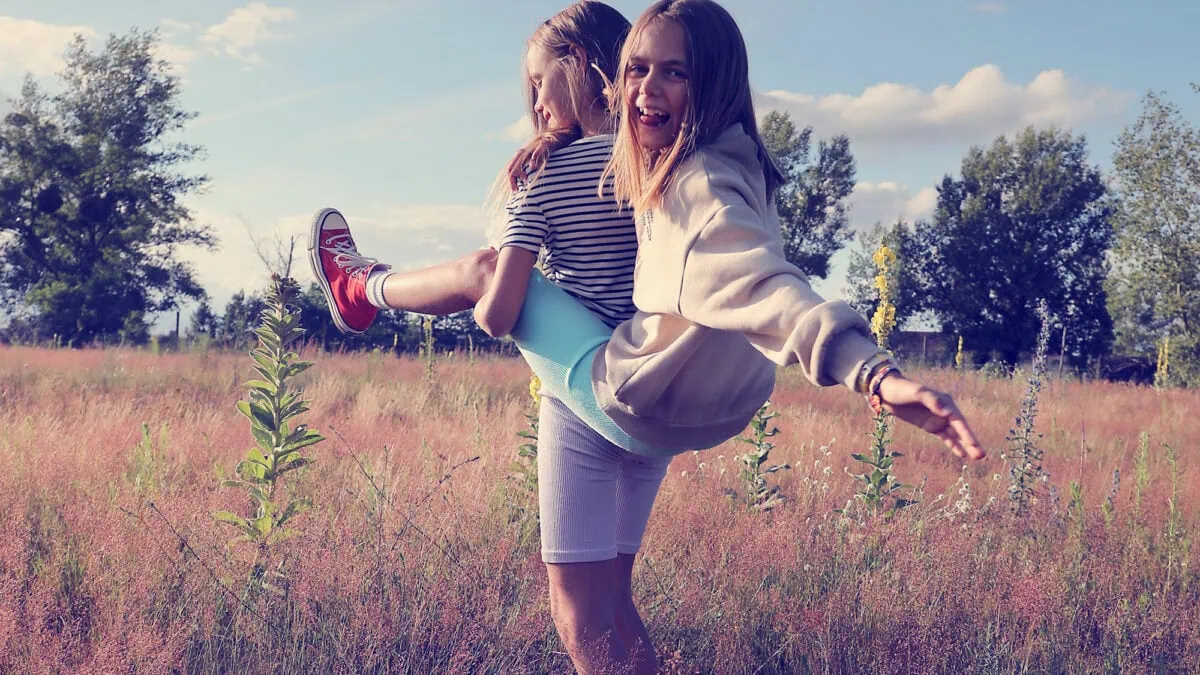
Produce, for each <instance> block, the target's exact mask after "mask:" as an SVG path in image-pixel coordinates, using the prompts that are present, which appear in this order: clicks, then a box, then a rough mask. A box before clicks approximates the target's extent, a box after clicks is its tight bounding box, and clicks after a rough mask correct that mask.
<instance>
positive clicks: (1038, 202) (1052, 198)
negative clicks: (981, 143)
mask: <svg viewBox="0 0 1200 675" xmlns="http://www.w3.org/2000/svg"><path fill="white" fill-rule="evenodd" d="M1087 159H1088V158H1087V143H1086V140H1085V139H1084V137H1083V136H1078V137H1076V136H1072V135H1071V134H1070V133H1068V132H1061V131H1058V130H1055V129H1047V130H1040V131H1039V130H1035V129H1033V128H1032V127H1030V128H1027V129H1026V130H1025V131H1024V132H1022V133H1020V134H1017V135H1016V136H1015V137H1014V138H1013V139H1012V140H1011V141H1010V140H1008V139H1007V138H1004V137H1001V138H998V139H997V140H996V141H995V142H994V143H993V145H992V147H991V148H990V149H988V150H986V151H985V150H984V149H982V148H980V147H973V148H971V150H970V151H968V153H967V155H966V157H964V158H963V162H962V177H961V178H959V179H955V178H952V177H950V176H946V177H945V178H944V179H943V181H942V183H941V185H940V186H938V204H937V211H936V212H935V215H934V218H933V221H932V222H931V223H930V226H929V228H928V232H927V235H926V236H923V237H922V238H921V246H920V250H919V252H918V253H917V260H918V261H919V262H920V264H921V266H922V270H921V273H920V274H921V278H922V279H923V280H924V282H923V283H924V284H925V285H926V286H927V289H926V290H927V292H928V294H929V301H930V308H931V309H932V310H934V312H935V313H936V314H937V316H938V318H939V319H940V320H941V322H942V324H943V329H944V330H947V331H949V332H951V333H953V334H957V335H961V336H963V338H964V339H965V340H966V342H967V344H969V345H974V348H975V349H976V350H980V351H984V352H988V351H991V352H993V353H994V355H995V356H996V357H998V358H999V359H1001V360H1002V361H1003V362H1005V363H1008V364H1014V363H1016V362H1017V360H1018V359H1019V357H1020V354H1021V353H1023V352H1029V351H1031V350H1032V348H1033V347H1034V341H1035V339H1036V337H1037V334H1038V330H1039V326H1040V321H1039V319H1038V316H1037V305H1038V300H1039V299H1044V300H1045V301H1046V303H1047V306H1048V307H1049V309H1050V312H1051V314H1052V315H1053V316H1054V317H1056V319H1057V324H1058V326H1060V327H1064V326H1065V328H1066V340H1067V356H1068V357H1070V358H1071V359H1072V361H1073V362H1074V363H1075V364H1076V365H1080V364H1082V363H1084V362H1086V361H1087V360H1088V359H1090V358H1091V357H1094V356H1098V355H1101V354H1103V353H1104V352H1105V351H1106V350H1107V349H1108V346H1109V344H1110V343H1111V340H1112V320H1111V319H1110V318H1109V315H1108V311H1107V309H1106V296H1105V292H1104V286H1103V284H1104V279H1105V276H1106V274H1107V267H1106V262H1105V256H1106V253H1107V251H1108V247H1109V243H1110V241H1111V239H1112V224H1111V222H1110V220H1111V215H1112V210H1113V206H1112V203H1111V199H1109V198H1108V196H1107V192H1106V188H1105V184H1104V181H1103V179H1102V178H1101V176H1100V172H1099V170H1098V169H1096V168H1095V167H1093V166H1090V165H1089V164H1088V163H1087Z"/></svg>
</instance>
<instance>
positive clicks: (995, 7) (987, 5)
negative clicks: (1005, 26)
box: [975, 2, 1004, 14]
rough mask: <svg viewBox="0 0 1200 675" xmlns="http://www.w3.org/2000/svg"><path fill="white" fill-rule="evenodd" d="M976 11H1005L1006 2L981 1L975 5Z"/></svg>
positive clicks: (988, 12)
mask: <svg viewBox="0 0 1200 675" xmlns="http://www.w3.org/2000/svg"><path fill="white" fill-rule="evenodd" d="M975 11H976V12H979V13H981V14H999V13H1000V12H1003V11H1004V4H1003V3H999V2H981V3H979V4H977V5H975Z"/></svg>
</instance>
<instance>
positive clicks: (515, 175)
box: [507, 148, 530, 192]
mask: <svg viewBox="0 0 1200 675" xmlns="http://www.w3.org/2000/svg"><path fill="white" fill-rule="evenodd" d="M529 157H530V152H529V149H528V148H521V149H520V150H518V151H517V154H516V155H514V156H513V158H512V161H510V162H509V163H508V169H507V171H508V187H509V189H510V190H512V191H513V192H516V191H517V188H518V187H520V181H521V180H523V179H524V178H526V175H525V164H526V163H528V162H529Z"/></svg>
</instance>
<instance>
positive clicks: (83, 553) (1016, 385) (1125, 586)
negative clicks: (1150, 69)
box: [0, 347, 1200, 673]
mask: <svg viewBox="0 0 1200 675" xmlns="http://www.w3.org/2000/svg"><path fill="white" fill-rule="evenodd" d="M307 358H309V359H312V360H314V361H315V362H316V365H315V367H314V368H313V369H312V370H310V371H308V372H307V373H305V374H304V375H303V376H301V378H302V380H303V381H304V383H305V385H306V395H307V397H308V398H310V399H311V400H312V411H311V412H309V413H307V414H306V415H305V416H304V418H303V421H306V422H308V423H309V424H310V425H311V426H313V427H314V428H316V429H318V430H319V431H320V432H321V433H323V434H324V435H325V436H326V437H327V440H325V441H324V442H322V443H320V444H318V445H315V446H312V447H311V448H308V449H306V452H307V453H308V454H309V455H310V456H312V457H314V458H315V459H316V463H315V464H313V465H312V466H310V467H306V468H304V469H302V470H300V471H299V472H296V473H294V474H289V480H288V482H287V486H288V488H289V490H290V491H291V494H293V495H302V496H308V497H310V498H311V499H312V501H313V503H314V504H315V508H314V509H312V510H311V511H308V512H306V513H304V514H303V515H301V516H299V517H297V519H296V520H295V521H294V524H295V527H296V529H297V530H299V531H300V532H301V535H300V536H299V537H297V538H295V539H292V540H290V541H287V542H285V543H283V544H280V545H279V546H278V550H279V551H280V554H279V556H278V557H277V558H276V559H277V560H279V561H281V562H282V564H283V567H282V568H281V571H282V574H283V575H284V577H283V578H280V579H279V581H278V583H277V584H276V586H277V588H279V593H278V594H267V595H264V596H261V597H260V598H258V599H257V600H255V601H254V603H253V604H252V609H251V608H247V607H246V606H245V605H242V604H240V603H239V601H238V597H239V593H240V592H241V589H242V588H244V586H245V579H246V575H247V570H248V569H249V566H250V562H251V558H252V556H253V551H252V550H248V549H247V548H246V547H245V546H243V545H236V544H234V545H231V544H229V540H230V538H231V536H232V530H231V529H230V528H228V527H227V526H225V525H223V524H221V523H217V522H215V521H214V520H213V518H212V515H211V514H212V513H213V512H215V511H220V510H232V511H239V512H245V511H246V509H247V508H248V504H247V502H246V498H245V495H244V493H239V492H238V491H236V490H233V489H229V488H223V487H221V485H220V482H221V479H222V478H227V477H230V476H231V475H232V472H233V467H234V464H235V463H236V462H237V460H238V459H240V458H241V457H242V456H243V455H244V454H245V452H246V450H247V449H248V448H249V447H250V445H251V443H252V442H253V441H252V438H251V436H250V433H249V425H248V423H247V421H246V419H245V418H243V417H241V416H240V415H238V414H237V412H236V410H235V407H234V404H235V403H236V402H237V401H238V400H239V398H242V397H244V395H245V390H244V389H243V388H242V383H243V382H245V381H246V380H248V379H250V377H251V375H252V373H251V371H250V365H251V362H250V360H249V358H247V356H246V355H245V354H238V353H234V354H229V353H217V352H211V353H199V352H197V353H170V352H165V353H163V354H161V355H155V354H152V353H149V352H147V351H133V350H117V349H114V350H83V351H70V350H46V349H34V348H19V347H0V516H2V517H3V522H4V523H5V526H4V527H3V528H2V529H0V671H3V672H13V673H21V672H62V673H66V672H72V673H89V672H90V673H115V672H137V673H160V672H281V673H283V672H287V673H291V672H411V673H429V672H495V673H540V672H570V663H569V661H568V660H567V658H566V656H565V655H564V654H563V653H562V649H561V645H560V644H559V642H558V638H557V637H556V635H555V633H554V629H553V625H552V624H551V621H550V616H549V611H548V600H547V595H546V582H545V573H544V570H543V567H542V564H541V560H540V556H539V548H538V530H537V513H536V498H535V494H534V493H533V492H531V491H530V490H529V489H528V488H527V486H525V485H523V484H522V482H521V481H520V480H519V479H517V478H514V477H512V476H510V473H511V465H512V463H513V462H514V460H516V459H517V456H516V448H517V446H518V444H519V443H520V442H522V441H521V439H519V438H518V437H517V436H516V434H517V432H518V431H521V430H522V429H526V428H528V421H527V419H526V418H525V417H524V415H525V414H526V413H530V412H532V411H533V408H532V403H531V401H530V397H529V393H528V377H529V373H528V369H527V368H526V366H525V365H524V363H523V362H521V361H519V360H507V359H490V358H479V359H476V360H474V361H473V362H468V360H467V359H465V358H461V357H459V358H457V359H445V358H443V359H441V360H439V361H438V363H437V364H436V366H435V369H434V378H433V379H432V381H427V380H426V378H425V364H424V363H423V362H421V361H419V360H416V359H395V358H392V357H390V356H380V355H370V354H360V355H325V354H319V353H309V354H307ZM916 377H917V378H918V379H922V380H925V381H927V382H929V383H930V384H933V385H935V386H939V387H942V388H944V389H946V390H949V391H951V392H953V393H954V394H955V396H956V398H957V399H958V401H959V402H960V404H961V406H962V408H963V410H964V412H965V413H966V414H967V415H968V418H969V419H970V421H971V422H972V424H973V426H974V428H975V430H976V431H977V432H978V433H979V435H980V436H981V438H982V440H983V442H984V444H985V447H986V448H987V449H988V450H989V452H990V457H989V459H988V460H986V461H984V462H979V463H975V464H971V465H969V466H966V467H964V466H963V463H962V461H961V460H957V459H955V458H954V457H953V456H951V455H949V454H948V453H947V452H945V451H944V450H943V449H942V448H941V446H940V445H939V444H937V443H936V442H931V441H930V440H929V439H927V438H925V437H921V436H918V435H916V434H914V433H912V432H910V431H909V430H907V429H900V430H897V431H896V433H895V434H894V443H895V448H896V449H898V450H900V451H902V452H904V454H905V456H904V458H903V459H901V460H899V461H898V463H897V466H896V469H895V471H896V473H897V474H898V476H899V478H900V479H901V480H902V481H904V482H905V483H907V484H911V485H914V486H918V488H920V491H919V493H918V498H919V504H917V505H916V506H913V507H910V508H908V509H905V510H903V511H901V512H900V513H899V514H898V515H897V516H896V517H894V518H874V519H867V520H865V521H864V522H858V521H851V520H847V519H844V518H842V517H840V516H838V515H837V514H835V513H833V510H834V509H837V508H841V507H843V506H844V505H845V504H846V502H847V500H849V499H850V498H851V496H852V494H853V492H854V490H855V489H856V483H855V481H854V480H853V479H852V478H851V476H850V475H848V474H847V472H846V470H847V469H850V470H851V471H856V468H855V462H854V461H853V460H851V459H850V457H849V455H850V453H851V452H863V451H864V449H865V447H866V445H867V443H868V441H869V439H868V437H867V434H868V433H869V432H870V431H871V429H872V422H871V418H870V414H869V411H868V410H867V408H866V406H865V405H864V403H863V402H862V401H861V399H859V398H858V397H856V396H853V395H851V394H849V393H847V392H845V391H844V390H833V389H829V390H819V389H817V388H814V387H812V386H809V385H808V384H807V383H805V382H804V381H803V380H802V379H801V377H800V373H799V372H798V371H785V372H783V373H782V374H781V378H780V384H779V388H778V389H777V392H776V396H775V397H774V399H773V407H774V409H776V410H777V411H778V412H779V413H780V414H781V416H780V417H778V418H776V419H775V420H774V422H775V423H777V425H778V426H779V428H780V434H779V435H778V436H777V437H775V438H773V439H772V440H773V441H774V442H775V444H776V449H775V450H774V451H773V452H772V454H771V461H772V463H775V462H788V463H790V464H791V465H792V467H793V468H792V469H791V470H789V471H781V472H779V473H776V474H773V475H772V476H771V478H770V480H771V483H772V484H775V483H776V482H777V483H778V484H779V485H780V487H781V489H782V492H783V494H784V495H785V496H786V498H787V500H786V501H785V502H784V503H783V504H782V505H781V506H779V507H777V508H776V509H775V510H773V511H771V512H770V513H760V512H754V511H749V510H747V509H746V508H745V507H744V506H740V505H739V504H738V503H736V502H734V501H732V500H730V499H729V498H727V497H726V495H725V491H726V490H727V489H733V490H739V489H741V486H740V485H739V483H740V481H739V479H738V477H737V469H736V467H735V466H734V459H733V458H734V456H735V455H736V454H737V453H740V452H743V451H744V449H745V448H746V446H745V445H741V444H737V443H733V442H731V443H727V444H726V445H724V446H722V447H720V448H716V449H713V450H708V451H705V452H702V453H698V454H696V453H687V454H685V455H682V456H680V457H678V458H677V459H676V460H675V461H674V462H673V463H672V465H671V470H670V473H669V475H668V477H667V479H666V482H665V483H664V486H663V489H662V491H661V493H660V495H659V498H658V501H657V502H656V505H655V511H654V514H653V516H652V518H651V521H650V526H649V528H648V531H647V535H646V540H645V545H644V547H643V550H642V552H641V554H640V555H639V564H638V567H637V569H636V571H635V594H636V597H637V600H638V603H639V607H641V608H642V611H643V614H644V615H645V617H646V622H647V624H648V626H649V630H650V633H651V635H652V636H653V637H654V639H655V641H656V643H657V644H656V646H657V647H658V649H659V653H660V655H662V658H663V661H664V664H663V670H664V672H680V673H684V672H687V673H691V672H716V673H781V672H834V673H842V672H872V673H927V672H954V673H1001V672H1003V673H1008V672H1048V673H1058V672H1089V673H1090V672H1112V673H1127V672H1198V671H1200V575H1198V572H1197V569H1196V567H1197V566H1196V565H1195V553H1194V551H1193V549H1192V546H1191V542H1192V541H1193V534H1192V533H1194V532H1195V528H1196V525H1197V506H1198V505H1200V462H1198V460H1197V454H1196V452H1197V448H1200V421H1197V418H1198V416H1200V395H1197V394H1196V393H1189V392H1157V391H1154V390H1152V389H1149V388H1135V387H1130V386H1124V385H1116V384H1107V383H1088V384H1084V383H1079V382H1054V381H1052V382H1050V383H1049V384H1048V385H1047V387H1046V388H1045V389H1044V390H1043V391H1042V395H1041V402H1040V412H1039V416H1038V418H1037V429H1038V431H1039V432H1040V433H1041V434H1043V438H1042V439H1041V443H1042V446H1043V447H1044V449H1045V452H1046V459H1045V468H1046V470H1047V472H1048V474H1049V480H1048V481H1047V482H1044V483H1041V484H1040V486H1039V488H1038V489H1039V493H1038V497H1037V501H1036V503H1035V504H1034V507H1033V509H1032V511H1031V512H1030V513H1029V515H1027V516H1025V517H1022V518H1014V517H1012V516H1011V515H1009V509H1008V496H1007V488H1008V466H1007V464H1006V461H1005V459H1003V458H1002V454H1003V453H1004V452H1005V446H1006V441H1005V437H1006V434H1007V432H1008V429H1009V428H1010V427H1011V426H1012V425H1013V421H1014V417H1015V416H1016V414H1017V412H1018V408H1019V402H1020V399H1021V397H1022V395H1023V394H1024V387H1023V383H1022V382H1021V381H1019V380H1018V381H1011V380H988V379H984V378H982V377H980V376H978V375H976V374H971V373H967V374H962V373H957V372H954V371H949V370H946V371H941V370H938V371H925V372H921V373H919V374H918V375H917V376H916ZM143 425H145V427H144V429H145V430H146V431H145V433H143ZM1143 432H1145V433H1146V434H1147V440H1146V443H1145V444H1144V446H1143V445H1142V444H1141V443H1140V442H1139V441H1140V436H1141V434H1142V433H1143ZM1164 444H1165V445H1164ZM1167 445H1169V446H1170V447H1171V448H1172V449H1173V453H1174V455H1173V456H1174V457H1176V458H1177V459H1176V460H1174V463H1172V461H1171V459H1170V455H1169V454H1168V449H1167V447H1166V446H1167ZM1142 447H1144V448H1145V454H1144V456H1143V455H1142V452H1141V448H1142ZM474 457H478V459H477V460H474V461H468V460H471V459H472V458H474ZM464 462H465V463H464ZM1118 472H1119V480H1118V479H1117V476H1118ZM446 476H449V478H446ZM185 542H186V543H185ZM226 589H228V590H226Z"/></svg>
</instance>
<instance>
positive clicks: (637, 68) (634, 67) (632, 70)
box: [629, 63, 648, 75]
mask: <svg viewBox="0 0 1200 675" xmlns="http://www.w3.org/2000/svg"><path fill="white" fill-rule="evenodd" d="M647 70H648V69H647V68H646V66H643V65H641V64H637V63H633V64H630V65H629V74H630V75H645V74H646V71H647Z"/></svg>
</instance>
